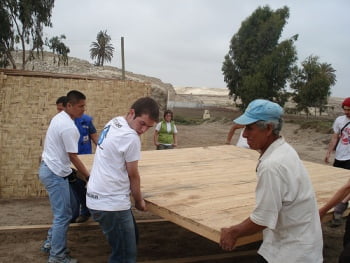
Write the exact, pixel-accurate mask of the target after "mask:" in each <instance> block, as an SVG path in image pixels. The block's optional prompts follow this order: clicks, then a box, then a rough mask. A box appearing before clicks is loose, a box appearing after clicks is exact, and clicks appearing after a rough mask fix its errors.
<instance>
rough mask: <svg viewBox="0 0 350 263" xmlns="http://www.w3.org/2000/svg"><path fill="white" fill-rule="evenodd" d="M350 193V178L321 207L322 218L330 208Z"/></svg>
mask: <svg viewBox="0 0 350 263" xmlns="http://www.w3.org/2000/svg"><path fill="white" fill-rule="evenodd" d="M349 193H350V180H349V181H348V182H347V183H346V184H345V185H344V186H343V187H341V188H340V189H339V190H338V191H337V192H336V193H335V194H334V195H333V197H332V198H331V199H330V200H329V201H328V202H327V203H326V204H325V205H324V206H322V207H321V208H320V210H319V213H320V217H321V218H322V217H323V216H324V215H325V214H326V213H327V212H328V210H330V209H331V208H333V207H334V206H335V205H336V204H338V203H339V202H341V201H342V200H343V199H344V198H345V197H346V196H347V195H348V194H349Z"/></svg>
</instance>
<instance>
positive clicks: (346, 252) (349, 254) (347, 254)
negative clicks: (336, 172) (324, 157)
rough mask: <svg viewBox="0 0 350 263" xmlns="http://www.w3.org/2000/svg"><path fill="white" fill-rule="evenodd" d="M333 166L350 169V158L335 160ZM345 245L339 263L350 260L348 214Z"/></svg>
mask: <svg viewBox="0 0 350 263" xmlns="http://www.w3.org/2000/svg"><path fill="white" fill-rule="evenodd" d="M333 166H334V167H338V168H343V169H347V170H350V160H345V161H339V160H334V164H333ZM343 246H344V248H343V251H342V253H341V254H340V257H339V263H348V262H350V216H348V217H347V219H346V225H345V233H344V238H343Z"/></svg>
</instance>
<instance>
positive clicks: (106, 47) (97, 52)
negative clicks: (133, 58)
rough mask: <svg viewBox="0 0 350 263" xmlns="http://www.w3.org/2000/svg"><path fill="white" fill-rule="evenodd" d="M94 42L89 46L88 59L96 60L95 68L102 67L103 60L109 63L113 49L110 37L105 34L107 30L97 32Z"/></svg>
mask: <svg viewBox="0 0 350 263" xmlns="http://www.w3.org/2000/svg"><path fill="white" fill-rule="evenodd" d="M96 40H97V41H96V42H92V44H91V46H90V47H91V48H90V57H91V59H95V58H96V62H95V65H96V66H103V64H104V61H105V60H106V61H107V62H111V60H112V58H113V51H114V47H113V46H112V44H111V43H110V42H111V37H110V36H109V35H108V34H107V30H105V31H102V30H101V31H100V32H98V34H97V37H96Z"/></svg>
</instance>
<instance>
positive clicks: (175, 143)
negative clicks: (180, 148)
mask: <svg viewBox="0 0 350 263" xmlns="http://www.w3.org/2000/svg"><path fill="white" fill-rule="evenodd" d="M173 138H174V142H173V146H174V147H176V146H177V134H176V133H174V134H173Z"/></svg>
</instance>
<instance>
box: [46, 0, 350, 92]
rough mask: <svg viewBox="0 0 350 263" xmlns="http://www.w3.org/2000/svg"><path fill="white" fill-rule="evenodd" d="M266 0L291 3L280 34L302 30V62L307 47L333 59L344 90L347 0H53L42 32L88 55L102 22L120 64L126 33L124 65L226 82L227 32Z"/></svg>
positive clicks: (179, 78) (184, 81) (165, 75)
mask: <svg viewBox="0 0 350 263" xmlns="http://www.w3.org/2000/svg"><path fill="white" fill-rule="evenodd" d="M265 5H269V6H270V8H272V9H273V10H275V9H278V8H281V7H283V6H285V5H286V6H288V7H289V12H290V17H289V19H288V23H287V24H286V26H285V27H284V31H283V34H282V37H281V39H280V41H281V40H284V39H286V38H289V37H291V36H293V35H295V34H299V38H298V40H297V42H296V49H297V53H298V58H299V65H300V62H301V61H303V60H305V59H306V58H307V57H308V56H309V55H317V56H319V58H320V60H319V62H321V63H323V62H326V63H330V64H331V65H332V66H333V68H334V69H335V70H336V75H337V83H336V85H335V86H334V87H332V96H336V97H349V96H350V92H349V87H348V85H349V83H350V74H349V72H348V69H349V68H350V67H349V64H350V58H349V52H350V50H349V49H350V34H349V33H350V29H349V27H350V15H349V11H350V1H348V0H304V1H301V0H289V1H288V0H284V1H283V0H270V1H264V0H124V1H123V0H74V1H72V0H56V1H55V7H54V9H53V14H52V23H53V28H45V29H44V32H45V36H46V37H49V38H51V37H53V36H59V35H61V34H64V35H66V38H67V39H66V40H65V41H64V43H65V44H66V45H67V46H68V47H69V48H70V50H71V52H70V54H69V56H73V57H77V58H80V59H85V60H88V61H90V62H93V61H92V60H91V59H90V55H89V54H90V53H89V49H90V45H91V43H92V42H93V41H95V40H96V35H97V33H98V32H99V31H100V30H107V34H109V35H110V36H111V38H112V44H113V46H114V47H115V49H116V52H115V53H114V58H113V60H112V62H111V63H110V64H106V65H110V66H116V67H118V68H121V57H120V54H121V52H120V39H121V37H122V36H123V37H124V47H125V48H124V49H125V67H126V70H127V71H131V72H134V73H138V74H144V75H147V76H151V77H156V78H159V79H161V80H162V81H163V82H166V83H170V84H172V85H173V86H175V87H178V86H192V87H209V88H226V83H225V82H224V80H223V75H222V72H221V66H222V62H223V60H224V56H225V55H226V54H227V52H228V50H229V45H230V40H231V37H232V36H233V35H234V34H236V33H237V32H238V30H239V28H240V26H241V23H242V21H243V20H245V19H246V18H247V17H249V16H250V15H251V14H252V13H253V12H254V11H255V10H256V8H258V7H259V6H265Z"/></svg>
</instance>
